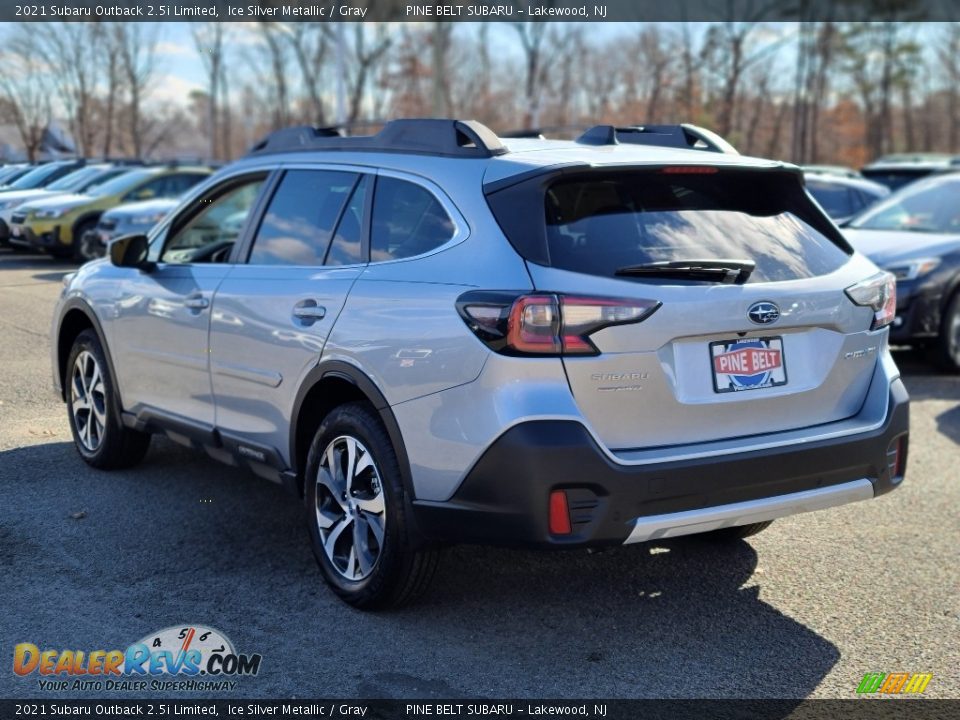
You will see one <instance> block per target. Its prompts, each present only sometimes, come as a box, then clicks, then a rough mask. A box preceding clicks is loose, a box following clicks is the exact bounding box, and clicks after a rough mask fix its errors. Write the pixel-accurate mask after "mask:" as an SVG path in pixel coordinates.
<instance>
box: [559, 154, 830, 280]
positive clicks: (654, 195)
mask: <svg viewBox="0 0 960 720" xmlns="http://www.w3.org/2000/svg"><path fill="white" fill-rule="evenodd" d="M790 182H792V183H795V181H794V180H792V179H791V180H790ZM790 187H791V186H788V185H784V187H783V188H782V189H779V188H778V187H777V182H775V181H774V179H773V178H764V177H760V176H759V174H753V175H751V174H747V173H743V174H739V175H735V174H731V175H730V176H729V177H725V178H722V179H721V178H719V177H718V176H717V175H716V174H708V173H704V174H676V175H667V174H660V173H656V172H647V173H617V174H613V173H611V174H603V173H598V174H594V175H590V176H587V177H580V178H571V179H563V180H558V181H556V182H554V183H553V184H552V185H550V186H549V187H548V188H547V191H546V196H545V222H546V241H547V250H548V256H549V264H550V265H552V266H553V267H557V268H561V269H564V270H572V271H575V272H580V273H587V274H592V275H602V276H607V277H617V270H618V269H622V268H625V267H629V266H632V265H642V264H646V263H654V262H660V261H688V260H721V259H733V260H750V261H753V262H754V263H756V269H755V270H754V271H753V273H752V274H751V276H750V279H749V282H771V281H780V280H793V279H797V278H805V277H812V276H816V275H823V274H826V273H829V272H832V271H833V270H835V269H837V268H838V267H840V266H841V265H842V264H843V263H845V262H846V261H847V259H848V255H847V253H846V251H845V250H844V249H842V248H841V247H839V246H838V245H837V244H835V243H834V242H833V241H832V240H831V239H829V238H828V237H826V236H824V235H823V234H821V233H820V232H818V230H816V229H815V228H814V227H812V226H811V225H809V224H808V223H807V222H805V221H804V220H802V219H801V218H800V217H798V215H796V214H794V213H793V212H791V207H790V202H791V201H790V199H789V198H791V197H794V196H793V195H792V194H791V193H790ZM801 194H802V193H801ZM803 198H804V199H805V198H806V196H805V195H804V196H803ZM806 203H807V204H808V205H810V203H809V200H808V199H807V200H806ZM811 207H812V206H811ZM809 209H810V208H807V210H809ZM632 279H635V280H636V279H638V278H632ZM640 281H642V282H665V280H663V279H658V280H657V279H651V278H643V279H642V280H640ZM669 282H671V283H677V282H691V281H678V280H670V281H669Z"/></svg>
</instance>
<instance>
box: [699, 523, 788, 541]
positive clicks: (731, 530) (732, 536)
mask: <svg viewBox="0 0 960 720" xmlns="http://www.w3.org/2000/svg"><path fill="white" fill-rule="evenodd" d="M771 525H773V520H765V521H764V522H758V523H751V524H750V525H735V526H734V527H728V528H722V529H720V530H713V531H712V532H708V533H706V534H705V535H704V537H705V538H710V539H711V540H718V541H720V542H734V541H736V540H743V539H744V538H748V537H750V536H752V535H756V534H757V533H761V532H763V531H764V530H766V529H767V528H768V527H770V526H771Z"/></svg>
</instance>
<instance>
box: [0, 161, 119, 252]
mask: <svg viewBox="0 0 960 720" xmlns="http://www.w3.org/2000/svg"><path fill="white" fill-rule="evenodd" d="M130 169H131V168H130V166H129V165H114V164H112V163H98V164H96V165H87V166H86V167H84V168H81V169H80V170H77V171H75V172H72V173H70V174H69V175H65V176H63V177H62V178H60V179H59V180H57V181H56V182H52V183H50V184H49V185H47V187H45V188H33V189H32V190H12V191H10V192H6V193H3V194H2V195H0V244H3V245H6V244H9V240H10V218H11V216H12V215H13V212H14V210H16V208H18V207H20V206H21V205H23V204H24V203H26V202H30V201H31V200H39V199H41V198H42V199H48V198H52V197H55V196H56V195H67V194H70V193H83V192H87V191H88V190H90V189H91V188H92V187H94V186H95V185H99V184H100V183H104V182H106V181H107V180H110V179H111V178H114V177H116V176H118V175H122V174H123V173H125V172H128V171H129V170H130Z"/></svg>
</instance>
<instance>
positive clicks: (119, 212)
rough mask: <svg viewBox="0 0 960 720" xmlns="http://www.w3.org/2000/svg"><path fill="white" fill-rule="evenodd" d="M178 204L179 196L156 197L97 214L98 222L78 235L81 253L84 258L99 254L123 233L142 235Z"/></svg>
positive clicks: (101, 254)
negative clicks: (80, 236)
mask: <svg viewBox="0 0 960 720" xmlns="http://www.w3.org/2000/svg"><path fill="white" fill-rule="evenodd" d="M179 203H180V200H179V198H158V199H156V200H142V201H140V202H132V203H124V204H123V205H119V206H117V207H115V208H113V210H107V212H105V213H104V214H103V215H101V216H100V222H98V223H97V226H96V227H95V228H93V229H92V230H88V231H87V232H85V233H84V234H83V237H82V238H80V243H81V250H80V252H81V254H82V255H83V257H85V258H94V257H103V255H104V253H105V252H106V248H107V246H108V245H109V244H110V241H111V240H113V239H114V238H118V237H122V236H124V235H133V234H146V233H147V232H148V231H149V230H150V228H152V227H153V226H154V225H156V224H157V223H158V222H160V221H161V220H163V218H164V217H166V215H167V213H169V212H170V211H171V210H173V209H174V208H175V207H176V206H177V205H178V204H179Z"/></svg>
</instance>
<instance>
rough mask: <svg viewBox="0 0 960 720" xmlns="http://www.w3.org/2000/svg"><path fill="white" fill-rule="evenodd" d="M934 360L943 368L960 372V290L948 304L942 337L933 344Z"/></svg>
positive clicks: (943, 320) (941, 328) (944, 314)
mask: <svg viewBox="0 0 960 720" xmlns="http://www.w3.org/2000/svg"><path fill="white" fill-rule="evenodd" d="M932 349H933V360H934V362H935V363H936V364H937V365H938V366H940V368H942V369H943V370H946V371H947V372H951V373H960V292H956V293H954V295H953V298H951V300H950V302H949V303H948V304H947V309H946V311H945V312H944V313H943V319H942V320H941V323H940V337H938V338H937V342H936V344H935V345H934V346H933V348H932Z"/></svg>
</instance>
